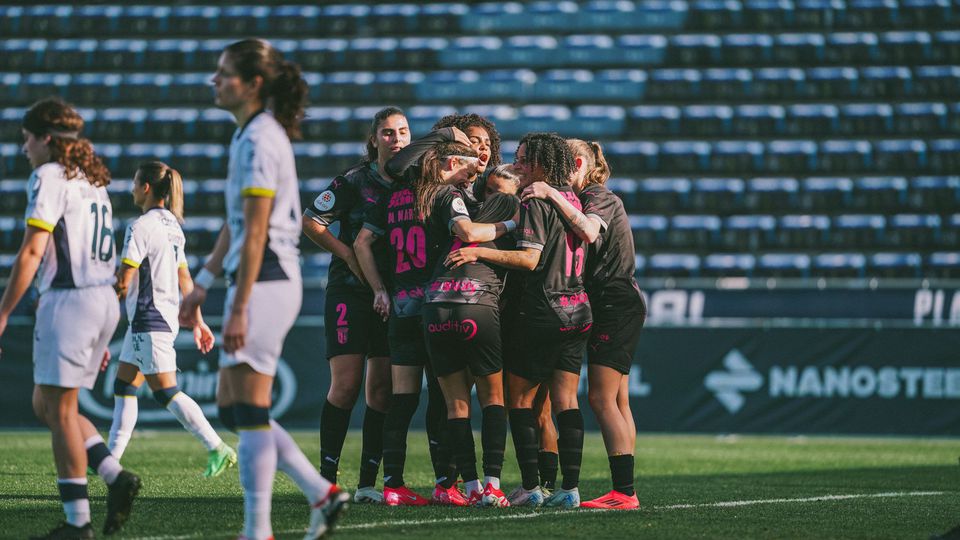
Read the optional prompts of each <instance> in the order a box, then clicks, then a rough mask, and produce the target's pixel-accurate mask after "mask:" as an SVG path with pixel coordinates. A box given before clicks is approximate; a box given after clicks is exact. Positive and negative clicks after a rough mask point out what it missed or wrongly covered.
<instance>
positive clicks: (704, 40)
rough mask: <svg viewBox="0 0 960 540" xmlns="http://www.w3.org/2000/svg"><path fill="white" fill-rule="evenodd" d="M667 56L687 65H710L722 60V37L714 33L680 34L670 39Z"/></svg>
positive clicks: (674, 61)
mask: <svg viewBox="0 0 960 540" xmlns="http://www.w3.org/2000/svg"><path fill="white" fill-rule="evenodd" d="M669 43H670V46H669V49H668V52H667V58H668V60H669V61H670V62H671V63H674V64H680V65H685V66H709V65H714V64H716V63H718V62H719V61H720V45H721V41H720V38H719V37H718V36H716V35H713V34H679V35H676V36H672V37H671V38H670V40H669Z"/></svg>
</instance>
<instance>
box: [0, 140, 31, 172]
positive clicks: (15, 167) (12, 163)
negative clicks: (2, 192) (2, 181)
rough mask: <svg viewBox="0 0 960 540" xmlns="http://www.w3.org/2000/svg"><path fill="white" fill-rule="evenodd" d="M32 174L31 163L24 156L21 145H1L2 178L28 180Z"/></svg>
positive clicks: (0, 163)
mask: <svg viewBox="0 0 960 540" xmlns="http://www.w3.org/2000/svg"><path fill="white" fill-rule="evenodd" d="M30 172H31V168H30V163H29V162H28V161H27V160H26V157H25V156H24V155H23V152H22V151H21V149H20V145H18V144H13V143H0V178H17V177H20V178H27V177H28V176H30Z"/></svg>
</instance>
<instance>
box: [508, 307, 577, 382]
mask: <svg viewBox="0 0 960 540" xmlns="http://www.w3.org/2000/svg"><path fill="white" fill-rule="evenodd" d="M504 333H505V334H506V336H507V337H506V338H505V339H504V341H503V343H504V349H503V350H504V359H503V366H504V368H506V370H507V371H509V372H510V373H513V374H514V375H518V376H520V377H523V378H524V379H527V380H528V381H532V382H536V383H542V382H546V381H548V380H550V378H551V377H552V376H553V372H554V370H560V371H567V372H569V373H576V374H580V366H581V365H582V364H583V356H584V354H585V352H586V348H587V338H588V337H589V336H590V325H589V324H586V325H584V326H581V327H576V328H562V329H561V328H557V327H547V328H545V327H537V326H524V325H523V324H522V321H520V322H518V323H516V324H512V325H511V326H510V328H507V329H506V330H505V331H504Z"/></svg>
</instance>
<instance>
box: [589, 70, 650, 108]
mask: <svg viewBox="0 0 960 540" xmlns="http://www.w3.org/2000/svg"><path fill="white" fill-rule="evenodd" d="M596 80H597V82H598V83H600V84H601V85H602V86H601V89H602V90H601V91H600V92H598V93H597V94H594V96H593V100H595V101H596V100H604V101H613V102H616V103H621V102H631V101H633V102H636V101H640V100H641V99H642V98H643V96H644V94H645V93H646V88H647V74H646V72H644V71H641V70H639V69H609V70H602V71H600V72H598V73H597V75H596Z"/></svg>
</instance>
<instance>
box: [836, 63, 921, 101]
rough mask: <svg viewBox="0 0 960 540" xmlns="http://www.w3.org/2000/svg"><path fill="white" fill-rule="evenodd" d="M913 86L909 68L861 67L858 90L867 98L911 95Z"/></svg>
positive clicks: (889, 98) (891, 97) (893, 97)
mask: <svg viewBox="0 0 960 540" xmlns="http://www.w3.org/2000/svg"><path fill="white" fill-rule="evenodd" d="M911 86H912V76H911V75H910V69H909V68H906V67H902V66H900V67H886V66H871V67H865V68H861V69H860V84H859V86H858V90H859V92H860V93H861V96H863V97H865V98H883V99H888V100H893V99H896V98H897V97H899V96H907V95H910V93H911ZM844 97H847V96H844ZM849 97H853V96H849Z"/></svg>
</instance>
